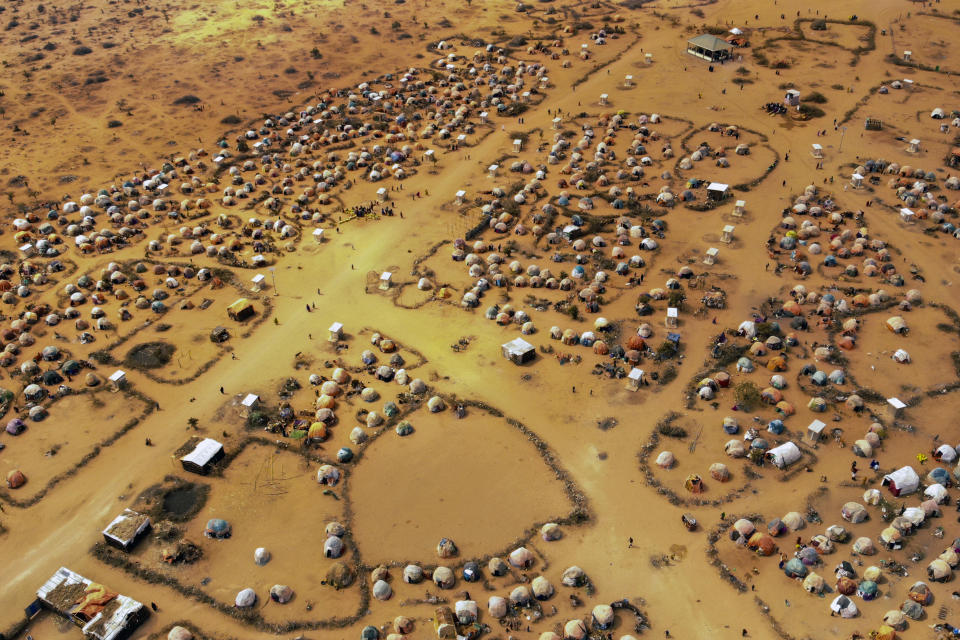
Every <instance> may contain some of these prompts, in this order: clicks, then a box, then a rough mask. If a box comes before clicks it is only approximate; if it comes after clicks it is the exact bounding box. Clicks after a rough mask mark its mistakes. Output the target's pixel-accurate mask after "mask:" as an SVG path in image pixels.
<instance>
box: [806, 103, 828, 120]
mask: <svg viewBox="0 0 960 640" xmlns="http://www.w3.org/2000/svg"><path fill="white" fill-rule="evenodd" d="M800 113H802V114H804V115H805V116H807V117H808V118H822V117H823V116H825V115H827V114H826V112H824V110H823V109H821V108H820V107H815V106H813V105H812V104H801V105H800Z"/></svg>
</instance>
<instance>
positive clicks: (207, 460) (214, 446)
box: [180, 438, 223, 475]
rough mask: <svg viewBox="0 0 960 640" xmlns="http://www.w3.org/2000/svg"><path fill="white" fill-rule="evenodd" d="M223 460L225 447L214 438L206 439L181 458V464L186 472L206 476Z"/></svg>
mask: <svg viewBox="0 0 960 640" xmlns="http://www.w3.org/2000/svg"><path fill="white" fill-rule="evenodd" d="M222 458H223V445H222V444H221V443H219V442H217V441H216V440H214V439H213V438H204V439H203V440H201V441H200V442H198V443H197V446H195V447H194V448H193V451H191V452H190V453H188V454H187V455H185V456H183V457H182V458H180V464H182V465H183V468H184V469H185V470H186V471H192V472H193V473H199V474H203V475H206V474H207V473H209V472H210V469H212V468H213V465H214V463H216V462H217V461H218V460H220V459H222Z"/></svg>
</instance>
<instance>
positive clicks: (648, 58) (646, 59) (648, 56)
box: [643, 53, 653, 64]
mask: <svg viewBox="0 0 960 640" xmlns="http://www.w3.org/2000/svg"><path fill="white" fill-rule="evenodd" d="M643 61H644V62H646V63H647V64H653V54H652V53H645V54H643Z"/></svg>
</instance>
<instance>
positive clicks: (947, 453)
mask: <svg viewBox="0 0 960 640" xmlns="http://www.w3.org/2000/svg"><path fill="white" fill-rule="evenodd" d="M935 457H936V458H937V460H938V461H940V462H953V461H954V460H956V459H957V450H956V449H954V448H953V447H951V446H950V445H948V444H942V445H940V446H939V447H937V451H936V453H935Z"/></svg>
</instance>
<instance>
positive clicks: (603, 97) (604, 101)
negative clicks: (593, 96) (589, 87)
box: [600, 93, 610, 107]
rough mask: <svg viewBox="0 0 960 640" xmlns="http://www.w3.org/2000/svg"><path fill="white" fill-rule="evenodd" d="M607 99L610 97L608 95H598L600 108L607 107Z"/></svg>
mask: <svg viewBox="0 0 960 640" xmlns="http://www.w3.org/2000/svg"><path fill="white" fill-rule="evenodd" d="M609 97H610V96H608V95H607V94H605V93H601V94H600V106H601V107H605V106H607V102H608V99H609Z"/></svg>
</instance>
